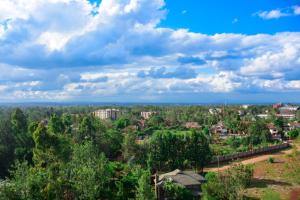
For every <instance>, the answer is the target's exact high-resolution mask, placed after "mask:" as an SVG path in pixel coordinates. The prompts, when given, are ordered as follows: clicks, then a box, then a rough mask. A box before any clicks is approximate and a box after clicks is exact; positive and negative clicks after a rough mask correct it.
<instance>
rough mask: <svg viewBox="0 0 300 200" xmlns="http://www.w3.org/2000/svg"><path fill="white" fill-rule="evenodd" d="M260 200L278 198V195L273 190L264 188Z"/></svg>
mask: <svg viewBox="0 0 300 200" xmlns="http://www.w3.org/2000/svg"><path fill="white" fill-rule="evenodd" d="M261 199H262V200H280V195H279V193H278V192H276V191H274V190H271V189H270V190H266V191H265V192H264V193H263V195H262V198H261Z"/></svg>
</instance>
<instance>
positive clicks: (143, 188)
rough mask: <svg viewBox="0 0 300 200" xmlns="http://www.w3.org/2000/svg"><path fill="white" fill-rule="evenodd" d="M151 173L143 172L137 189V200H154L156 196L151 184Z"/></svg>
mask: <svg viewBox="0 0 300 200" xmlns="http://www.w3.org/2000/svg"><path fill="white" fill-rule="evenodd" d="M150 177H151V176H150V172H149V171H144V172H142V175H141V177H140V178H139V180H138V186H137V187H136V193H137V194H136V200H145V199H147V200H154V199H155V195H154V192H153V190H152V187H151V184H150Z"/></svg>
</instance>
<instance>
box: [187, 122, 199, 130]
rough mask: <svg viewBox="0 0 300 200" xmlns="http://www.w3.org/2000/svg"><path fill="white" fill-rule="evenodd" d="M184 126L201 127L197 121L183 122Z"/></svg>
mask: <svg viewBox="0 0 300 200" xmlns="http://www.w3.org/2000/svg"><path fill="white" fill-rule="evenodd" d="M184 127H185V128H194V129H197V128H201V126H200V125H199V124H198V122H186V123H185V124H184Z"/></svg>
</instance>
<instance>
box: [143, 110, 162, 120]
mask: <svg viewBox="0 0 300 200" xmlns="http://www.w3.org/2000/svg"><path fill="white" fill-rule="evenodd" d="M156 114H158V112H155V111H147V112H145V111H144V112H141V117H142V118H144V119H149V118H150V117H151V116H153V115H156Z"/></svg>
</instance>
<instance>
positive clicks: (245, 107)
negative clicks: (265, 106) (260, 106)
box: [242, 104, 250, 109]
mask: <svg viewBox="0 0 300 200" xmlns="http://www.w3.org/2000/svg"><path fill="white" fill-rule="evenodd" d="M249 106H250V105H247V104H245V105H242V108H244V109H248V108H249Z"/></svg>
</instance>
